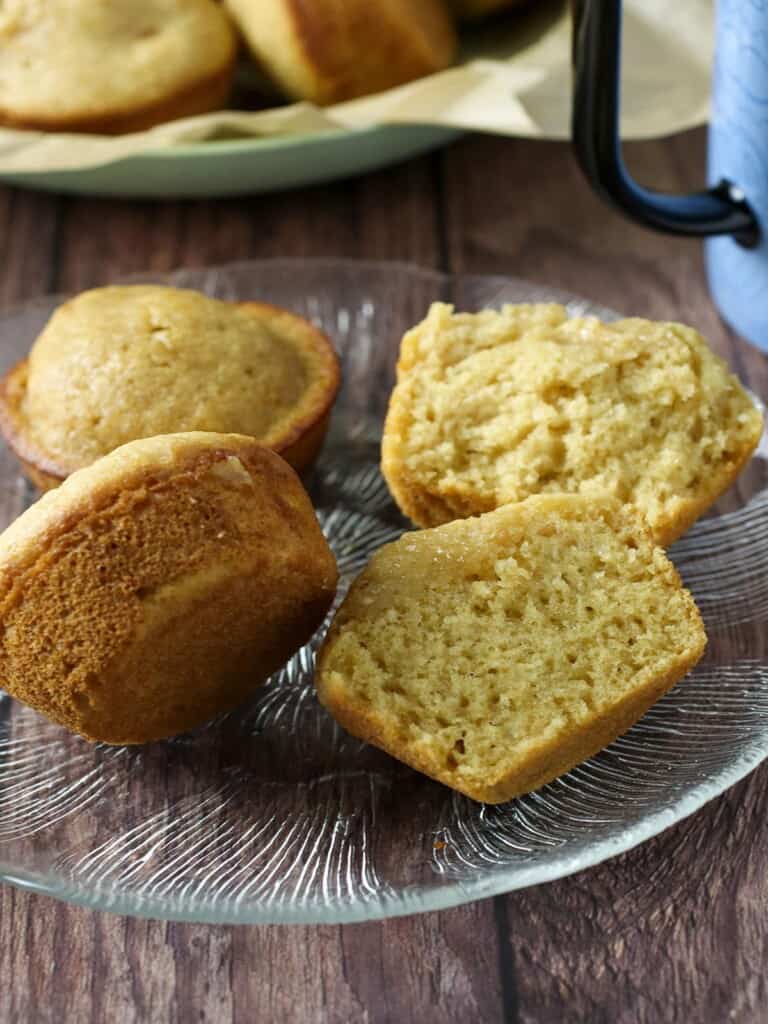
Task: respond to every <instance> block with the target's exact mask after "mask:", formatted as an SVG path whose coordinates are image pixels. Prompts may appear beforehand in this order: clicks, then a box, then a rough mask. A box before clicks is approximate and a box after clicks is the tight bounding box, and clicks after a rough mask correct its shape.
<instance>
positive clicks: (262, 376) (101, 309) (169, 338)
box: [0, 285, 339, 488]
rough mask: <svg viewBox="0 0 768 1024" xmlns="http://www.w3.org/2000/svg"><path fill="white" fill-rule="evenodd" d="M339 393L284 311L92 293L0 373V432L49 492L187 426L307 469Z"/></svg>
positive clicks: (332, 375) (185, 295) (332, 367)
mask: <svg viewBox="0 0 768 1024" xmlns="http://www.w3.org/2000/svg"><path fill="white" fill-rule="evenodd" d="M338 387H339V364H338V358H337V356H336V354H335V352H334V350H333V347H332V345H331V343H330V341H328V339H327V338H326V336H325V335H324V334H322V332H320V331H318V330H317V329H316V328H315V327H313V326H312V324H310V323H309V322H308V321H307V320H304V319H303V318H301V317H298V316H295V315H294V314H292V313H288V312H286V311H285V310H281V309H277V308H276V307H274V306H268V305H264V304H261V303H254V302H250V303H239V304H236V303H231V302H220V301H219V300H217V299H211V298H208V296H206V295H202V294H201V293H199V292H194V291H187V290H184V289H178V288H166V287H160V286H155V285H133V286H126V287H110V288H97V289H94V290H93V291H89V292H84V293H82V294H81V295H78V296H77V297H76V298H74V299H72V300H71V301H69V302H67V303H65V304H64V305H63V306H60V307H59V309H58V310H56V312H55V313H54V314H53V316H52V317H51V319H50V321H49V322H48V324H47V326H46V327H45V329H44V330H43V332H42V334H41V335H40V337H39V338H38V339H37V341H36V342H35V344H34V346H33V348H32V351H31V352H30V355H29V358H28V359H26V360H24V361H23V362H22V363H20V364H19V365H18V366H16V367H15V368H14V369H13V370H12V371H11V372H10V373H9V374H8V375H7V376H6V377H5V378H4V380H3V381H2V384H1V385H0V429H2V431H3V434H4V435H5V437H6V440H7V441H8V443H9V444H10V445H11V447H12V448H13V449H14V450H15V452H16V454H17V455H18V457H19V458H20V460H21V462H22V464H23V466H24V468H25V470H26V472H27V473H28V475H29V476H30V478H31V479H32V480H33V481H34V482H35V483H37V484H38V485H39V486H41V487H43V488H48V487H53V486H56V485H57V484H58V483H59V482H60V481H61V480H63V479H65V478H66V477H67V476H68V475H69V474H70V473H73V472H74V471H75V470H77V469H81V468H82V467H83V466H87V465H88V464H89V463H91V462H93V461H94V460H95V459H98V458H100V457H101V456H102V455H106V454H107V452H110V451H112V450H113V449H114V448H117V447H118V446H119V445H122V444H126V443H127V442H128V441H133V440H136V439H137V438H141V437H152V436H154V435H156V434H171V433H179V432H181V431H190V430H209V431H219V432H223V433H237V434H247V435H248V436H250V437H254V438H256V439H257V440H259V441H262V442H263V443H264V444H266V445H268V446H269V447H270V448H273V449H275V450H276V451H279V452H280V453H281V454H282V455H283V457H284V458H285V459H286V461H287V462H289V463H291V465H293V466H294V468H296V469H299V470H301V469H304V468H305V467H306V466H307V465H308V464H309V463H311V461H312V460H313V459H314V457H315V456H316V454H317V452H318V450H319V448H320V446H321V445H322V442H323V439H324V437H325V432H326V429H327V426H328V420H329V416H330V410H331V406H332V405H333V401H334V399H335V397H336V393H337V391H338Z"/></svg>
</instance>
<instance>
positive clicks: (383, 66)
mask: <svg viewBox="0 0 768 1024" xmlns="http://www.w3.org/2000/svg"><path fill="white" fill-rule="evenodd" d="M225 6H226V8H227V10H228V11H229V12H230V14H231V15H232V17H233V19H234V20H235V22H236V24H237V25H238V27H239V28H240V31H241V32H242V34H243V37H244V39H245V42H246V45H247V46H248V48H249V50H250V51H251V53H252V54H253V56H254V57H255V58H256V60H257V62H258V63H259V65H260V66H261V67H262V69H263V70H264V71H265V72H266V73H267V75H268V76H269V78H270V79H271V80H272V81H273V83H274V84H275V85H276V86H277V88H278V89H279V90H280V91H281V92H282V93H283V94H284V95H285V96H287V97H288V98H290V99H295V100H310V101H312V102H314V103H318V104H327V103H335V102H338V101H340V100H350V99H354V98H355V97H356V96H367V95H369V94H371V93H376V92H381V91H382V90H384V89H389V88H392V87H393V86H395V85H401V84H402V83H403V82H410V81H412V80H413V79H415V78H421V77H423V76H424V75H429V74H432V73H433V72H435V71H441V70H442V69H443V68H446V67H448V66H449V65H450V64H451V62H452V61H453V58H454V56H455V53H456V46H457V39H456V32H455V30H454V27H453V23H452V21H451V18H450V15H449V13H448V11H447V9H446V7H445V5H444V3H443V0H312V3H303V2H300V0H225Z"/></svg>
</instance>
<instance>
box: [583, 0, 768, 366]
mask: <svg viewBox="0 0 768 1024" xmlns="http://www.w3.org/2000/svg"><path fill="white" fill-rule="evenodd" d="M716 31H717V44H716V57H715V72H714V81H713V99H712V119H711V124H710V129H709V149H708V181H709V188H708V189H707V190H706V191H702V192H697V193H693V194H691V195H684V196H676V195H667V194H664V193H662V192H655V191H653V190H651V189H648V188H644V187H643V186H641V185H639V184H638V183H637V182H635V181H633V179H632V178H631V176H630V175H629V173H628V172H627V170H626V167H625V166H624V163H623V160H622V156H621V142H620V138H619V103H620V96H619V70H620V63H621V57H620V54H621V0H575V3H574V48H573V62H574V105H573V125H572V128H573V143H574V147H575V151H576V156H577V159H578V161H579V163H580V165H581V167H582V169H583V170H584V172H585V174H586V176H587V178H588V180H589V181H590V182H591V184H592V186H593V187H594V189H595V190H596V191H597V193H598V194H599V195H600V196H602V197H603V198H604V199H605V200H607V201H608V202H609V203H610V204H611V205H613V206H614V207H616V208H618V209H619V210H620V211H622V212H623V213H624V214H625V215H627V216H628V217H630V218H631V219H633V220H635V221H638V222H640V223H642V224H645V225H646V226H647V227H651V228H655V229H656V230H659V231H666V232H670V233H673V234H677V235H690V236H693V237H696V238H706V239H707V243H706V261H707V274H708V278H709V287H710V291H711V293H712V297H713V298H714V300H715V303H716V304H717V307H718V309H719V310H720V312H721V314H722V315H723V317H724V319H725V320H727V321H728V323H729V324H730V325H731V326H732V327H734V328H735V329H736V330H737V331H738V332H739V333H740V334H742V335H743V336H744V337H745V338H747V339H748V340H749V341H751V342H752V343H753V344H754V345H757V347H758V348H760V349H762V350H763V351H764V352H768V0H718V4H717V30H716Z"/></svg>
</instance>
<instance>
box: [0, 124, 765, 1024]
mask: <svg viewBox="0 0 768 1024" xmlns="http://www.w3.org/2000/svg"><path fill="white" fill-rule="evenodd" d="M703 150H704V140H703V133H701V132H693V133H688V134H686V135H683V136H680V137H678V138H677V139H675V140H671V141H666V142H654V143H644V144H642V145H635V146H632V147H629V152H630V162H631V164H632V166H633V168H634V169H635V171H636V173H637V174H638V176H639V177H641V178H642V179H643V180H645V181H647V182H649V183H655V184H656V185H658V186H660V187H664V188H670V189H671V188H680V187H683V186H686V187H688V186H691V185H694V184H697V183H699V182H700V179H701V177H702V174H703V171H702V168H703V161H704V153H703ZM278 256H283V257H318V256H327V257H341V256H344V257H353V258H369V259H370V258H375V259H385V260H386V259H391V260H394V259H396V260H410V261H413V262H414V263H418V264H422V265H424V266H428V267H438V268H441V269H445V270H454V271H456V270H458V271H470V272H477V273H484V272H489V273H509V274H515V275H519V276H524V277H529V278H533V279H537V280H539V281H543V282H547V283H549V284H551V285H556V286H561V287H563V288H566V289H570V290H572V291H574V292H577V293H581V294H583V295H585V296H587V297H589V298H591V299H594V300H596V301H598V302H600V303H603V304H605V305H608V306H613V307H615V308H616V309H619V310H623V311H626V312H628V313H634V314H638V315H642V316H650V317H671V318H675V319H681V320H684V321H688V322H690V323H692V324H694V325H696V326H697V327H699V328H700V329H701V330H702V331H704V332H705V333H706V334H707V335H708V336H709V337H710V338H711V339H712V341H713V344H714V345H715V347H717V348H718V349H719V350H720V351H721V352H722V353H724V354H725V355H727V356H729V357H730V358H731V359H732V360H733V362H734V364H735V365H736V367H737V369H738V370H739V372H740V373H741V374H742V376H743V377H745V378H746V379H748V380H749V381H750V383H751V384H752V386H753V387H754V388H755V390H756V391H758V392H760V393H762V394H763V395H764V396H766V395H768V362H766V360H765V358H764V357H762V356H761V355H760V354H759V353H757V352H756V351H754V350H749V349H747V348H745V347H743V346H741V345H738V346H737V345H735V344H734V339H733V338H732V336H731V334H730V333H729V331H728V330H727V329H726V328H725V327H724V325H723V324H722V323H721V322H720V320H719V319H718V317H717V314H716V312H715V310H714V308H713V306H712V304H711V302H710V300H709V298H708V295H707V290H706V286H705V281H704V274H703V267H702V257H701V250H700V247H699V246H698V245H697V244H695V243H692V242H687V241H682V240H680V241H677V240H671V239H669V238H664V237H661V236H657V235H652V234H650V233H646V232H645V231H643V230H641V229H639V228H634V227H631V226H629V225H628V224H627V223H626V222H625V221H623V220H621V219H620V218H619V217H618V216H617V215H614V214H613V213H611V212H609V211H607V210H606V209H605V208H604V207H602V206H601V205H600V204H599V203H598V202H597V200H596V199H594V198H593V196H592V195H591V194H590V192H589V190H588V188H587V186H586V185H585V183H584V182H583V181H582V179H581V177H580V175H579V173H578V171H577V170H576V168H575V166H574V163H573V160H572V158H571V155H570V152H569V149H568V147H567V146H565V145H561V144H554V143H532V142H523V141H509V140H500V139H491V138H481V137H477V138H468V139H466V140H464V141H461V142H459V143H458V144H456V145H454V146H452V147H451V148H449V149H447V150H445V151H444V152H441V153H438V154H436V155H434V156H431V157H426V158H423V159H420V160H416V161H414V162H412V163H409V164H405V165H403V166H401V167H398V168H395V169H393V170H390V171H384V172H381V173H379V174H375V175H371V176H369V177H367V178H363V179H361V180H358V181H351V182H344V183H341V184H338V185H334V186H330V187H323V188H317V189H309V190H306V191H303V192H295V193H291V194H285V195H277V196H266V197H260V198H254V199H250V200H236V201H228V202H196V203H165V204H161V205H155V204H150V203H145V204H135V203H120V202H104V201H97V200H85V199H82V200H81V199H66V198H57V197H46V196H43V195H36V194H33V193H25V192H21V191H13V190H2V189H0V306H3V305H9V304H13V303H16V302H19V301H20V300H23V299H26V298H28V297H31V296H34V295H38V294H40V293H43V292H49V291H75V290H78V289H82V288H86V287H88V286H92V285H96V284H101V283H104V282H108V281H110V280H112V279H113V278H115V277H117V276H120V275H124V274H126V273H129V272H134V271H142V270H147V269H152V270H168V269H171V268H173V267H177V266H199V265H202V264H213V263H222V262H227V261H230V260H235V259H242V258H258V257H261V258H265V257H278ZM767 790H768V766H765V767H763V768H762V769H759V770H757V771H756V772H754V773H753V775H752V776H751V777H749V778H748V779H746V780H745V781H744V782H742V783H741V784H740V785H738V786H736V787H735V788H733V789H732V790H731V791H730V792H729V793H727V794H726V795H725V796H723V797H722V798H720V799H718V800H715V801H713V802H712V803H710V804H709V805H708V806H706V807H705V808H704V809H703V810H701V811H700V812H699V813H698V814H696V815H695V816H694V817H692V818H690V819H688V820H687V821H684V822H682V823H681V824H679V825H677V826H676V827H675V828H672V829H670V830H668V831H667V832H665V833H664V834H663V835H661V836H659V837H658V838H656V839H655V840H653V841H651V842H649V843H646V844H645V845H644V846H642V847H640V848H639V849H636V850H633V851H631V852H630V853H627V854H625V855H623V856H621V857H619V858H617V859H615V860H613V861H610V862H609V863H607V864H603V865H601V866H600V867H597V868H594V869H593V870H591V871H587V872H584V873H583V874H580V875H577V876H575V877H573V878H570V879H566V880H564V881H561V882H557V883H554V884H552V885H548V886H544V887H541V888H537V889H532V890H529V891H526V892H519V893H515V894H513V895H511V896H508V897H498V898H496V899H493V900H487V901H485V902H481V903H476V904H473V905H470V906H465V907H461V908H459V909H456V910H451V911H446V912H444V913H439V914H430V915H423V916H418V917H412V918H405V919H399V920H392V921H386V922H383V923H372V924H365V925H352V926H347V927H323V928H309V927H307V928H304V927H295V928H278V927H260V928H257V927H254V928H244V927H243V928H237V927H208V926H205V925H186V924H185V925H181V924H169V923H165V922H161V921H141V920H133V919H127V918H120V917H115V916H110V915H104V914H96V913H91V912H88V911H84V910H80V909H77V908H73V907H69V906H65V905H63V904H59V903H56V902H54V901H53V900H51V899H48V898H43V897H35V896H30V895H27V894H25V893H22V892H19V891H17V890H15V889H12V888H10V887H8V886H0V1022H2V1024H9V1022H13V1024H15V1022H24V1024H27V1022H29V1024H45V1022H48V1021H50V1022H52V1024H61V1022H70V1021H73V1022H74V1021H77V1022H78V1024H85V1022H88V1021H94V1022H102V1021H104V1022H110V1024H128V1022H133V1021H141V1022H144V1021H152V1022H155V1021H158V1022H160V1021H162V1022H166V1021H167V1022H179V1024H188V1022H192V1021H202V1022H216V1024H225V1022H229V1021H236V1022H241V1024H254V1022H269V1024H282V1022H294V1021H295V1022H300V1024H313V1022H332V1024H336V1022H339V1024H346V1022H352V1021H355V1022H357V1021H366V1022H375V1024H384V1022H387V1024H389V1022H391V1024H408V1022H411V1021H413V1022H417V1024H432V1022H435V1024H448V1022H451V1021H457V1022H459V1021H460V1022H462V1024H474V1022H482V1024H486V1022H488V1024H491V1022H497V1021H510V1022H511V1021H518V1020H519V1021H523V1022H530V1024H574V1022H588V1024H600V1022H606V1024H608V1022H610V1024H644V1022H648V1024H662V1022H671V1021H680V1022H684V1024H724V1022H726V1021H736V1022H738V1024H751V1022H755V1024H757V1022H762V1021H765V1020H768V983H767V982H766V971H765V966H766V960H767V959H768V902H767V901H768V797H767V796H766V791H767Z"/></svg>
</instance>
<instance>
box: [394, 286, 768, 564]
mask: <svg viewBox="0 0 768 1024" xmlns="http://www.w3.org/2000/svg"><path fill="white" fill-rule="evenodd" d="M762 429H763V418H762V415H761V413H760V411H759V410H758V409H757V408H756V407H755V404H754V402H753V401H752V399H751V398H750V397H749V395H748V394H747V393H746V392H745V391H744V389H743V388H742V387H741V385H740V384H739V381H738V380H737V378H736V377H735V376H734V375H733V374H732V373H731V372H730V371H729V369H728V367H727V366H726V364H725V363H724V362H723V361H722V359H720V358H718V356H716V355H715V353H714V352H712V351H711V350H710V348H709V347H708V345H707V343H706V342H705V340H704V339H703V338H702V336H701V335H700V334H699V333H698V332H697V331H695V330H694V329H693V328H692V327H686V326H685V325H683V324H677V323H664V322H654V321H650V320H641V319H634V318H633V319H627V320H617V321H614V322H611V323H602V322H601V321H600V320H598V319H597V318H595V317H569V316H568V313H567V311H566V310H565V309H564V308H563V307H562V306H558V305H554V304H545V303H541V304H534V305H518V306H514V305H508V306H504V307H503V308H502V309H500V310H495V309H486V310H483V311H482V312H480V313H455V312H454V310H453V307H452V306H447V305H444V304H442V303H436V304H435V305H433V306H432V309H431V310H430V312H429V315H428V316H427V318H426V319H425V320H424V321H423V322H422V323H421V324H418V325H417V326H416V327H414V328H413V330H411V331H409V332H408V333H407V334H406V335H405V337H404V338H403V342H402V346H401V349H400V359H399V362H398V366H397V386H396V387H395V389H394V391H393V392H392V396H391V398H390V403H389V410H388V412H387V419H386V424H385V426H384V439H383V443H382V469H383V472H384V476H385V477H386V479H387V483H388V484H389V488H390V490H391V492H392V494H393V496H394V498H395V500H396V501H397V503H398V505H399V506H400V508H401V509H402V510H403V512H404V513H405V514H406V515H408V516H410V518H411V519H412V520H413V521H414V522H415V523H417V524H418V525H419V526H437V525H439V524H440V523H445V522H449V521H450V520H452V519H457V518H460V517H463V516H473V515H479V514H480V513H482V512H489V511H491V510H492V509H495V508H498V507H499V506H500V505H506V504H508V503H509V502H515V501H522V500H523V499H525V498H527V497H528V496H529V495H532V494H541V493H549V494H554V493H578V494H587V495H593V496H595V497H597V496H600V495H610V496H612V497H614V498H617V499H618V500H619V501H621V502H624V503H627V504H632V505H634V506H635V507H637V508H638V509H640V511H641V512H642V513H643V514H644V515H645V517H646V519H647V521H648V524H649V526H650V527H651V531H652V532H653V535H654V537H655V539H656V541H657V542H658V543H660V544H664V545H666V544H670V543H671V542H672V541H673V540H675V538H676V537H679V536H680V534H682V533H683V532H684V531H685V530H686V529H687V528H688V527H689V526H690V525H691V524H692V523H693V522H695V520H696V519H697V518H698V517H699V516H700V515H702V514H703V513H704V512H705V511H706V510H707V509H708V508H709V506H710V505H711V504H712V503H713V502H714V501H715V500H716V499H717V498H718V496H719V495H720V494H722V493H723V491H725V490H726V489H727V488H728V487H729V486H730V485H731V484H732V483H733V481H734V480H735V479H736V477H737V476H738V474H739V472H740V471H741V469H742V467H743V466H744V465H745V463H746V462H747V461H748V459H749V457H750V455H751V454H752V452H753V451H754V449H755V446H756V445H757V443H758V441H759V440H760V436H761V434H762Z"/></svg>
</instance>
